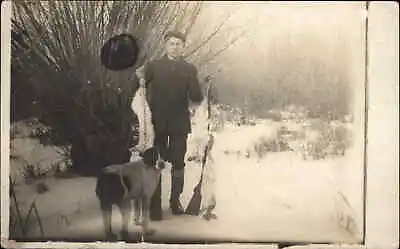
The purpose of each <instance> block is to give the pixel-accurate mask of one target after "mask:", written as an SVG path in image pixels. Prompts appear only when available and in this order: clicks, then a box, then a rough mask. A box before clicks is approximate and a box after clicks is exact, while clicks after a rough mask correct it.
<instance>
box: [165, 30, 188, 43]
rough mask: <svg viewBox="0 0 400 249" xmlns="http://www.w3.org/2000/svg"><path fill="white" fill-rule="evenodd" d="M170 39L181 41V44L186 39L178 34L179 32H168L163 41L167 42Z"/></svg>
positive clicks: (181, 34)
mask: <svg viewBox="0 0 400 249" xmlns="http://www.w3.org/2000/svg"><path fill="white" fill-rule="evenodd" d="M170 37H175V38H178V39H180V40H182V41H183V42H186V37H185V35H184V34H183V33H181V32H179V31H168V32H167V33H166V34H165V36H164V40H165V41H166V40H168V39H169V38H170Z"/></svg>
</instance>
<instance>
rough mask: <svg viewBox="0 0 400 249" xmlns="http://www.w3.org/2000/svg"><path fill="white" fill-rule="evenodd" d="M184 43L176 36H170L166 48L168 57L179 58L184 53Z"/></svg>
mask: <svg viewBox="0 0 400 249" xmlns="http://www.w3.org/2000/svg"><path fill="white" fill-rule="evenodd" d="M183 47H184V43H183V41H182V40H181V39H179V38H176V37H170V38H168V40H167V41H166V44H165V50H166V53H167V55H168V57H171V58H178V57H179V56H181V55H182V53H183Z"/></svg>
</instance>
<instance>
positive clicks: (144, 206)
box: [141, 198, 155, 235]
mask: <svg viewBox="0 0 400 249" xmlns="http://www.w3.org/2000/svg"><path fill="white" fill-rule="evenodd" d="M141 203H142V211H143V213H142V219H143V221H142V228H143V233H144V234H145V235H151V234H154V233H155V230H154V229H152V228H150V227H149V220H150V214H149V210H150V198H143V199H142V201H141Z"/></svg>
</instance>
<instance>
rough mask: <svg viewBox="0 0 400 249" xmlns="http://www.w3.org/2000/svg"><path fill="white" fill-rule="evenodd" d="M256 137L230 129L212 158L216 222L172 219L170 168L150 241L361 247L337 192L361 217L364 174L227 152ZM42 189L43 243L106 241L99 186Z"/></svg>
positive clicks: (325, 163) (281, 156)
mask: <svg viewBox="0 0 400 249" xmlns="http://www.w3.org/2000/svg"><path fill="white" fill-rule="evenodd" d="M256 131H257V129H255V127H252V128H251V129H248V130H246V127H241V128H240V131H239V130H238V129H237V128H233V127H232V128H229V127H227V128H226V129H224V132H223V133H220V134H217V139H216V143H215V146H214V151H213V156H214V159H215V168H214V170H215V175H216V179H217V180H216V189H215V195H216V200H217V206H216V209H215V211H216V214H217V215H218V219H217V220H211V221H205V220H203V219H202V218H200V217H194V216H179V217H178V216H173V215H171V213H170V211H169V209H168V199H169V190H170V184H171V182H170V168H168V167H167V168H166V169H165V170H164V171H163V173H162V192H163V193H162V195H163V199H162V201H163V208H164V219H163V220H162V221H159V222H152V223H151V225H152V226H153V227H154V228H155V229H156V230H157V233H156V234H155V235H152V236H149V237H146V238H145V240H147V241H159V242H160V241H163V242H165V241H168V242H177V241H266V242H278V241H285V242H287V241H290V242H315V243H317V242H322V243H327V242H336V243H337V242H346V243H351V242H358V241H360V239H361V232H360V230H361V227H357V229H358V232H356V233H355V234H351V233H350V232H349V231H347V230H346V229H344V228H343V226H340V225H339V223H340V222H339V221H338V213H340V212H342V211H343V210H342V209H343V203H342V202H343V201H342V200H341V201H339V202H338V191H343V190H345V191H347V193H350V194H352V195H351V196H350V197H349V196H347V198H350V202H351V204H353V203H356V206H353V208H354V209H355V210H356V211H355V212H356V215H358V216H360V215H361V214H362V210H360V209H359V207H360V206H359V203H361V202H360V201H359V200H361V198H362V196H361V193H362V192H361V189H360V188H359V186H360V182H358V181H360V179H362V177H361V176H362V171H360V170H359V169H360V167H358V166H357V165H356V164H354V163H352V162H353V161H352V160H350V159H349V158H347V157H341V158H336V159H327V160H322V161H304V160H302V159H301V158H300V157H299V155H296V153H293V152H275V153H269V154H267V155H266V156H265V157H264V158H262V159H261V160H258V159H257V158H254V157H252V156H251V157H250V158H246V157H245V156H243V155H235V154H226V153H224V152H223V151H224V150H227V149H229V150H243V149H244V148H248V146H249V144H247V143H245V141H247V140H248V142H249V143H251V141H254V139H255V137H257V136H258V135H257V134H250V132H256ZM260 133H262V134H263V135H265V134H268V133H269V132H267V131H266V130H265V129H264V128H261V129H260ZM253 135H254V137H253ZM244 138H247V139H244ZM349 162H350V163H349ZM349 167H350V168H349ZM351 167H352V168H351ZM349 169H351V170H349ZM200 171H201V166H200V164H199V163H195V162H189V163H188V164H187V167H186V174H185V178H186V179H185V189H184V192H183V194H182V204H183V205H184V206H185V207H186V206H187V204H188V202H189V200H190V198H191V196H192V193H193V188H194V186H195V185H196V184H197V182H198V180H199V177H200ZM345 172H346V173H345ZM349 172H350V173H349ZM45 181H46V183H47V185H48V186H49V189H50V191H49V192H47V193H44V194H41V195H38V196H36V200H37V201H36V203H37V206H38V210H39V212H40V215H41V217H42V219H43V223H44V229H45V234H46V239H56V240H74V241H76V240H77V241H93V240H102V238H103V230H102V220H101V213H100V208H99V203H98V201H97V199H96V197H95V194H94V188H95V179H94V178H85V177H78V178H70V179H61V178H58V179H55V178H48V179H46V180H45ZM357 186H358V187H357ZM16 194H17V197H18V199H19V200H20V202H21V205H22V206H25V207H26V206H28V205H29V203H30V202H31V200H32V199H33V198H35V197H34V196H35V195H34V187H33V186H29V185H20V186H18V187H17V193H16ZM357 205H358V206H357ZM114 210H116V209H114ZM25 211H26V210H25ZM345 212H346V211H345ZM346 215H348V214H346ZM120 224H121V220H120V214H119V213H118V212H114V221H113V228H114V231H115V232H118V231H119V229H120ZM357 224H358V225H359V224H360V222H359V221H358V223H357ZM138 231H140V228H139V227H138V226H134V225H132V226H131V227H130V233H131V234H132V237H133V240H135V239H134V238H136V237H137V232H138ZM29 233H30V239H35V238H38V236H39V229H38V227H36V228H32V229H31V230H30V231H29Z"/></svg>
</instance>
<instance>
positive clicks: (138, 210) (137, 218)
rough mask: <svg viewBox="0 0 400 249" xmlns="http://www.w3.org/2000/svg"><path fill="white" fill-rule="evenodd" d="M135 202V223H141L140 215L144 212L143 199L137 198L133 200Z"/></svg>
mask: <svg viewBox="0 0 400 249" xmlns="http://www.w3.org/2000/svg"><path fill="white" fill-rule="evenodd" d="M133 203H134V209H135V210H134V211H135V218H134V221H135V225H140V224H141V221H140V215H141V214H142V205H141V201H140V200H138V199H135V200H134V201H133Z"/></svg>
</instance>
